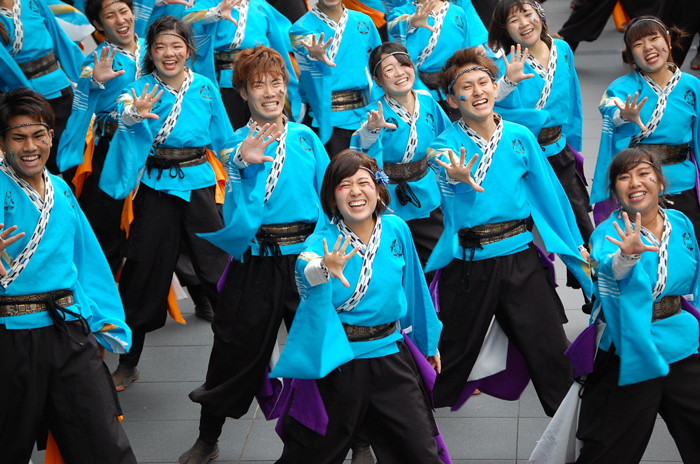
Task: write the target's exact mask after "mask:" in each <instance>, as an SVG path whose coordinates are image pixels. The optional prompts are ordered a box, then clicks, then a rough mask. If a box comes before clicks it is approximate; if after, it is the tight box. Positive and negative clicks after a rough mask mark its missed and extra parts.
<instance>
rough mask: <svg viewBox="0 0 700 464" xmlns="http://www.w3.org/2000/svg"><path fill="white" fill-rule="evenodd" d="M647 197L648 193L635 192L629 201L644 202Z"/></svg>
mask: <svg viewBox="0 0 700 464" xmlns="http://www.w3.org/2000/svg"><path fill="white" fill-rule="evenodd" d="M646 196H647V192H634V193H632V194H630V195H629V199H630V201H632V202H638V201H642V200H643V199H644V198H645V197H646Z"/></svg>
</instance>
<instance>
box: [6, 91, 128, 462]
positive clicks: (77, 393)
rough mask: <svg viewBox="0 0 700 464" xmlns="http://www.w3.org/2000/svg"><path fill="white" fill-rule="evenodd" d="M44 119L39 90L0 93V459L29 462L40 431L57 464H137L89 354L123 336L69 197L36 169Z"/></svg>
mask: <svg viewBox="0 0 700 464" xmlns="http://www.w3.org/2000/svg"><path fill="white" fill-rule="evenodd" d="M53 124H54V113H53V109H52V108H51V106H50V104H49V102H48V101H47V100H46V98H45V97H44V96H42V95H41V94H40V93H38V92H34V91H32V90H30V89H28V88H26V87H22V88H19V89H15V90H12V91H10V92H8V93H5V94H3V95H1V96H0V146H1V147H2V151H3V152H4V154H5V158H4V160H3V161H2V164H0V171H2V173H0V192H2V193H1V194H2V197H3V198H4V199H5V208H4V210H3V214H2V218H1V219H0V222H1V223H2V224H0V228H4V230H3V231H2V233H0V248H1V252H2V260H1V263H0V276H1V277H0V287H1V288H0V294H1V295H0V347H2V348H1V349H2V352H3V356H2V357H1V358H0V375H2V378H3V390H2V391H3V394H2V399H1V400H0V454H1V455H2V459H3V461H4V462H28V461H29V459H30V458H31V455H32V449H33V448H34V443H35V441H37V440H38V441H39V442H38V447H39V448H40V449H42V448H43V447H44V446H45V445H46V442H45V441H44V443H43V446H42V443H41V441H42V440H41V438H39V437H41V436H42V434H43V437H44V440H46V427H48V428H49V429H50V430H51V432H52V434H53V436H54V438H55V440H56V443H57V444H58V448H59V449H60V451H61V454H62V456H63V457H64V458H65V460H66V462H71V463H79V464H82V463H84V464H88V463H96V462H99V463H107V464H109V463H114V464H127V463H134V464H136V458H135V457H134V453H133V452H132V450H131V446H130V445H129V440H128V439H127V437H126V434H125V433H124V430H123V429H122V426H121V425H120V424H119V420H118V418H117V417H118V416H119V415H121V412H120V407H119V400H118V399H117V397H116V394H115V392H114V384H113V383H112V380H111V378H110V376H109V371H108V370H107V367H106V366H105V364H104V363H103V361H102V357H101V356H100V352H99V350H98V347H99V346H101V347H104V348H106V349H108V350H110V351H112V352H115V353H124V352H125V351H126V350H128V349H129V345H130V344H131V331H130V330H129V327H127V325H126V324H125V322H124V309H123V308H122V306H121V303H120V301H119V296H118V295H117V288H116V286H115V285H114V279H113V278H112V276H111V275H110V272H109V267H108V266H107V262H106V260H105V259H104V255H103V254H102V252H101V251H100V247H99V244H98V242H97V240H96V239H95V235H94V234H93V233H92V229H91V228H90V225H89V224H88V222H87V220H86V219H85V216H84V215H83V213H82V212H81V211H80V207H79V206H78V204H77V201H76V200H75V197H74V196H73V193H72V192H71V190H70V188H68V185H67V184H66V183H65V182H63V180H61V179H60V178H58V177H56V176H53V175H51V174H49V173H48V171H47V170H46V169H44V166H45V164H46V160H47V159H48V158H49V156H50V155H49V153H50V150H51V145H52V143H53V140H52V136H53V134H54V132H53V129H52V127H53ZM5 226H7V227H5Z"/></svg>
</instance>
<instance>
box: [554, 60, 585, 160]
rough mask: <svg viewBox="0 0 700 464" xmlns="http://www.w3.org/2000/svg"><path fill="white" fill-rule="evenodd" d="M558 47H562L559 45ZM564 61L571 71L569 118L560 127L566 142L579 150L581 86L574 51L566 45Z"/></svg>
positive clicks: (581, 146) (581, 134) (580, 148)
mask: <svg viewBox="0 0 700 464" xmlns="http://www.w3.org/2000/svg"><path fill="white" fill-rule="evenodd" d="M559 48H564V47H562V46H560V47H559ZM566 62H567V64H568V65H569V68H570V71H571V80H570V81H569V97H570V98H571V102H570V103H569V108H570V112H569V119H568V121H567V122H566V124H565V125H564V126H563V127H562V132H564V135H566V143H568V144H569V145H571V147H572V148H573V149H574V150H576V151H578V152H580V151H581V150H582V149H583V105H582V104H581V87H580V86H579V83H578V74H577V73H576V67H575V66H574V53H573V52H572V51H571V48H569V47H568V46H567V47H566Z"/></svg>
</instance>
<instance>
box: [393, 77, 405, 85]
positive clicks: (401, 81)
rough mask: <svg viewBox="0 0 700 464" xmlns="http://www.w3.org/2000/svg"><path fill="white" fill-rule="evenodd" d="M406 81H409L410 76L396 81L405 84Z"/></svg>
mask: <svg viewBox="0 0 700 464" xmlns="http://www.w3.org/2000/svg"><path fill="white" fill-rule="evenodd" d="M404 82H408V77H404V78H403V79H401V80H399V81H397V82H396V85H400V84H403V83H404Z"/></svg>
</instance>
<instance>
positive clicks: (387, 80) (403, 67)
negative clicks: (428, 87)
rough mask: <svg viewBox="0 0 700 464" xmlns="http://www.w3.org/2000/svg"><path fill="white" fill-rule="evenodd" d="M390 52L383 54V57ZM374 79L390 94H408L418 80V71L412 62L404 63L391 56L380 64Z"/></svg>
mask: <svg viewBox="0 0 700 464" xmlns="http://www.w3.org/2000/svg"><path fill="white" fill-rule="evenodd" d="M387 55H388V54H383V55H382V58H384V57H385V56H387ZM379 68H380V69H378V74H379V77H375V78H374V80H375V81H376V82H377V84H379V86H381V88H382V89H384V92H385V93H387V94H389V95H390V96H404V95H407V94H408V93H409V92H410V91H411V89H413V84H414V83H415V81H416V71H415V69H414V68H413V65H412V64H410V63H407V64H402V63H401V62H399V60H397V59H396V57H395V56H389V57H388V58H386V59H385V60H384V61H382V62H381V63H380V64H379Z"/></svg>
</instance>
